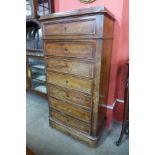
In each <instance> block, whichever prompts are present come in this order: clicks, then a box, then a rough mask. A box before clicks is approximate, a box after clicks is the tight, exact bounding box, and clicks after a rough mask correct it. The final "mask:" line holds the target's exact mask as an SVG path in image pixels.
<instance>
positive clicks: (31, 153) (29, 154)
mask: <svg viewBox="0 0 155 155" xmlns="http://www.w3.org/2000/svg"><path fill="white" fill-rule="evenodd" d="M26 155H35V154H34V153H33V152H32V151H31V150H30V149H29V148H28V147H26Z"/></svg>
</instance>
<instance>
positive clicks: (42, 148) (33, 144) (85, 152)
mask: <svg viewBox="0 0 155 155" xmlns="http://www.w3.org/2000/svg"><path fill="white" fill-rule="evenodd" d="M26 97H27V104H26V106H27V107H26V111H27V116H26V117H27V121H26V126H27V127H26V128H27V129H26V138H27V146H28V147H29V148H30V149H31V150H32V151H33V152H34V153H35V154H36V155H128V154H129V146H128V145H129V142H128V138H126V137H125V138H124V139H123V142H122V144H121V145H120V146H116V145H115V141H116V140H118V137H119V135H120V130H121V124H120V123H118V122H114V123H113V127H112V129H111V130H110V129H105V131H104V132H103V135H102V138H101V140H100V143H99V146H98V147H97V148H95V149H94V148H93V149H92V148H89V147H88V146H86V145H84V144H82V143H80V142H78V141H76V140H73V139H72V138H70V137H68V136H66V135H64V134H63V133H61V132H59V131H57V130H55V129H52V128H51V127H49V124H48V103H47V101H46V100H45V99H43V98H41V97H39V96H37V95H35V94H33V93H31V92H27V96H26Z"/></svg>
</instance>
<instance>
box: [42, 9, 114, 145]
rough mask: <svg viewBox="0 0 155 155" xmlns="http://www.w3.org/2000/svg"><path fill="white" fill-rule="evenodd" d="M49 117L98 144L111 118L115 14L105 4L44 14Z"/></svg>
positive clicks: (54, 123) (56, 125)
mask: <svg viewBox="0 0 155 155" xmlns="http://www.w3.org/2000/svg"><path fill="white" fill-rule="evenodd" d="M40 21H41V23H42V32H43V48H44V53H45V64H46V67H45V68H46V78H47V89H48V101H49V121H50V125H51V127H53V128H56V129H58V130H60V131H62V132H64V133H66V134H67V135H70V136H72V137H74V138H76V139H78V140H80V141H83V142H85V143H87V144H88V145H89V146H92V147H93V146H96V143H97V141H98V138H99V137H100V136H99V135H100V133H101V130H102V129H103V127H104V125H105V121H106V111H105V110H103V108H102V107H101V106H100V104H101V103H106V101H107V95H108V85H109V72H110V63H111V51H112V40H113V25H114V17H113V15H112V14H111V13H110V12H109V11H108V10H107V9H106V8H104V7H93V8H86V9H81V10H77V11H70V12H63V13H54V14H51V15H48V16H45V17H41V18H40Z"/></svg>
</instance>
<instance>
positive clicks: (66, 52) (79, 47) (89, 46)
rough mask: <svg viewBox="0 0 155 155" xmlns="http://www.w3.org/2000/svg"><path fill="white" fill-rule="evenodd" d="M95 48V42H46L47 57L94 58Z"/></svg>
mask: <svg viewBox="0 0 155 155" xmlns="http://www.w3.org/2000/svg"><path fill="white" fill-rule="evenodd" d="M94 48H95V46H94V44H93V42H54V41H53V42H52V41H45V42H44V49H45V55H55V56H63V57H75V58H78V57H79V58H93V57H94V56H93V51H95V49H94Z"/></svg>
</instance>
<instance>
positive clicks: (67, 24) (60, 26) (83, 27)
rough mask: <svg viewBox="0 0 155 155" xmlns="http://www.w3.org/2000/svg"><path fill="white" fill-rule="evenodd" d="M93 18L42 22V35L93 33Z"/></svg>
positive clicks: (94, 21) (94, 22)
mask: <svg viewBox="0 0 155 155" xmlns="http://www.w3.org/2000/svg"><path fill="white" fill-rule="evenodd" d="M95 25H96V20H95V18H89V17H88V18H86V19H76V20H65V21H64V20H61V21H60V20H57V21H52V22H45V23H44V24H43V32H44V35H47V36H49V35H93V34H95Z"/></svg>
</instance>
